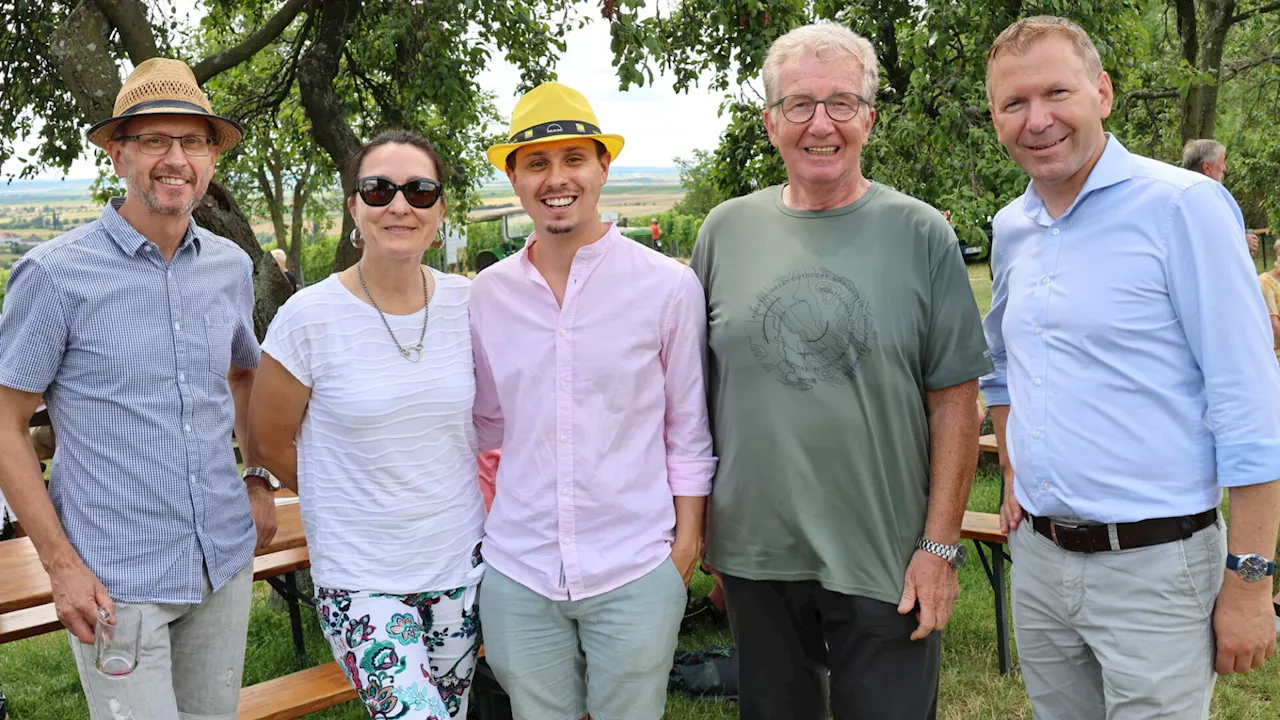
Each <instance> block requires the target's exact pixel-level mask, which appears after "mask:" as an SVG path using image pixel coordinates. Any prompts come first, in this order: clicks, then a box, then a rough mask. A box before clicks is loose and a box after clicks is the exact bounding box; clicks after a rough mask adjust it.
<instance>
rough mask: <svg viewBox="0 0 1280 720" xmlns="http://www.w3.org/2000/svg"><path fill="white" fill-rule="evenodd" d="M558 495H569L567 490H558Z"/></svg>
mask: <svg viewBox="0 0 1280 720" xmlns="http://www.w3.org/2000/svg"><path fill="white" fill-rule="evenodd" d="M560 494H561V495H568V494H569V488H560Z"/></svg>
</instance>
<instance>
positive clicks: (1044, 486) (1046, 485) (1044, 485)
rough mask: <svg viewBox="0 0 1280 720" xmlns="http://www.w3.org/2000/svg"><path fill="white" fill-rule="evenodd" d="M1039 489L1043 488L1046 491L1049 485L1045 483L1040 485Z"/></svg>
mask: <svg viewBox="0 0 1280 720" xmlns="http://www.w3.org/2000/svg"><path fill="white" fill-rule="evenodd" d="M1040 487H1042V488H1044V489H1045V490H1048V489H1049V483H1045V484H1043V485H1041V486H1040Z"/></svg>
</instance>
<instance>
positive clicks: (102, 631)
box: [93, 605, 142, 677]
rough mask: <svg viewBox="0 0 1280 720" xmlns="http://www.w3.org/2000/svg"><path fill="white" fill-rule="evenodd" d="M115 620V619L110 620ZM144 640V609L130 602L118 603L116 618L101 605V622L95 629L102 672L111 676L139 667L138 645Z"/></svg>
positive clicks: (96, 646) (126, 673)
mask: <svg viewBox="0 0 1280 720" xmlns="http://www.w3.org/2000/svg"><path fill="white" fill-rule="evenodd" d="M111 620H114V622H109V621H111ZM141 639H142V612H141V611H139V610H138V608H135V607H129V606H128V605H117V606H116V614H115V617H114V618H112V617H111V615H109V614H108V613H107V611H106V610H105V609H103V608H98V623H97V627H95V628H94V632H93V647H94V650H95V651H96V653H97V661H96V664H97V667H98V672H100V673H102V674H103V675H106V676H108V677H123V676H125V675H128V674H129V673H131V672H133V669H134V668H135V667H137V666H138V645H139V644H140V642H141Z"/></svg>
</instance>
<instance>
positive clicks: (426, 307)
mask: <svg viewBox="0 0 1280 720" xmlns="http://www.w3.org/2000/svg"><path fill="white" fill-rule="evenodd" d="M363 264H364V261H363V260H362V261H360V262H358V263H356V277H358V278H360V287H362V288H364V296H365V297H367V298H369V303H370V304H372V305H373V309H374V310H377V311H378V317H380V318H382V324H383V326H384V327H386V328H387V334H388V335H390V336H391V342H393V343H395V345H396V349H397V350H399V351H400V355H401V356H402V357H403V358H404V359H405V360H408V361H409V362H412V363H416V362H418V361H419V360H421V359H422V347H423V341H424V340H426V338H427V316H428V315H430V312H431V302H430V298H428V297H427V274H426V273H422V334H421V335H419V336H418V344H417V345H404V346H402V345H401V344H400V341H399V340H397V339H396V334H395V333H394V332H392V331H391V323H389V322H387V316H386V315H385V314H383V312H382V308H380V307H378V301H377V300H374V299H373V293H371V292H369V286H368V285H366V284H365V282H364V271H363V270H361V269H360V266H361V265H363ZM419 272H421V270H419Z"/></svg>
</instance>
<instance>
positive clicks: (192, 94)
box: [89, 58, 244, 152]
mask: <svg viewBox="0 0 1280 720" xmlns="http://www.w3.org/2000/svg"><path fill="white" fill-rule="evenodd" d="M142 115H195V116H198V117H204V118H208V119H209V122H210V123H211V124H212V125H213V130H214V132H215V133H216V134H217V137H216V138H215V139H216V140H217V143H218V151H219V152H226V151H228V150H230V149H231V148H233V147H235V146H236V143H239V142H240V138H242V137H244V128H242V127H241V126H240V123H238V122H236V121H234V120H230V119H228V118H224V117H222V116H220V115H214V114H213V107H212V106H210V105H209V98H207V97H205V94H204V91H203V90H201V89H200V85H199V84H198V83H196V76H195V73H193V72H191V68H190V67H187V64H186V63H184V62H182V61H181V60H169V59H167V58H152V59H150V60H147V61H145V62H143V63H141V64H140V65H138V67H136V68H134V69H133V72H131V73H129V77H128V78H127V79H125V81H124V85H123V86H122V87H121V88H120V93H119V94H118V95H116V107H115V112H114V117H111V118H108V119H106V120H103V121H102V122H100V123H98V124H96V125H94V126H93V127H91V128H89V142H91V143H93V144H94V145H97V146H98V147H100V148H103V149H104V150H105V149H106V147H107V143H108V142H109V141H110V140H111V138H112V136H113V135H114V133H115V131H116V127H117V126H119V125H120V123H122V122H124V121H125V120H128V119H130V118H135V117H140V116H142Z"/></svg>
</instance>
